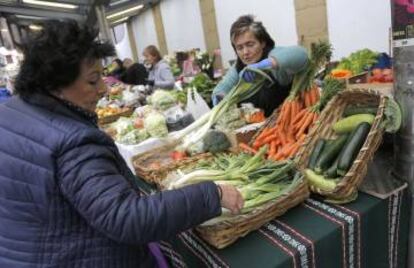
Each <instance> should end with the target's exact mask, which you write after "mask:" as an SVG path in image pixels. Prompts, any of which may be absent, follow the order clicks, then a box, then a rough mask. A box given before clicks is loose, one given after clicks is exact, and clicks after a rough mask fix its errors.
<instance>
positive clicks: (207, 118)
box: [169, 67, 272, 151]
mask: <svg viewBox="0 0 414 268" xmlns="http://www.w3.org/2000/svg"><path fill="white" fill-rule="evenodd" d="M246 70H249V71H252V72H255V73H257V74H258V75H256V76H255V80H254V81H253V83H248V82H246V81H244V80H243V79H240V80H239V82H238V83H237V84H236V85H235V86H234V87H233V88H232V89H231V90H230V92H229V93H228V94H227V95H226V96H225V98H224V99H223V100H222V101H221V102H220V103H219V104H218V105H216V106H214V108H213V109H212V110H211V111H210V112H208V113H206V114H204V115H203V116H202V117H200V118H199V119H197V121H195V122H194V123H192V124H191V125H189V126H188V127H186V128H185V129H183V130H181V131H180V132H179V133H177V135H175V136H174V137H172V139H173V140H170V141H169V142H171V143H177V142H178V143H180V148H178V149H179V150H180V151H186V149H187V148H188V147H189V146H191V144H193V143H195V142H197V141H199V140H201V139H202V138H203V137H204V135H205V134H206V133H207V131H208V130H209V129H210V128H211V127H212V126H213V125H214V124H215V123H217V121H218V119H219V118H220V117H222V116H223V114H224V113H226V111H228V110H229V109H230V108H231V107H232V106H233V105H235V104H237V103H239V102H241V101H243V100H245V99H248V98H250V97H251V96H253V95H254V94H256V93H257V92H258V91H259V90H260V89H261V88H262V86H263V85H264V83H265V82H266V80H267V81H272V79H271V78H270V76H269V75H267V74H266V73H265V72H263V71H260V70H258V69H250V68H249V67H246V68H245V69H243V70H242V72H244V71H246Z"/></svg>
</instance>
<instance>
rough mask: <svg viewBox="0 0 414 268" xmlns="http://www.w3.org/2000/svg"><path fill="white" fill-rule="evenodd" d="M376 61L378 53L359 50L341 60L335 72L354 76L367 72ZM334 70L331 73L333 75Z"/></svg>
mask: <svg viewBox="0 0 414 268" xmlns="http://www.w3.org/2000/svg"><path fill="white" fill-rule="evenodd" d="M377 60H378V53H376V52H373V51H371V50H369V49H361V50H358V51H355V52H353V53H351V54H350V55H349V56H348V57H346V58H343V59H342V60H341V61H340V62H339V65H338V66H337V67H336V68H335V70H344V72H346V71H350V72H351V75H356V74H359V73H362V72H364V71H367V70H369V68H370V67H371V66H372V65H374V64H375V63H376V62H377ZM335 70H334V71H333V74H335ZM337 72H338V71H337Z"/></svg>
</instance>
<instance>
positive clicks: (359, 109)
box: [342, 106, 378, 117]
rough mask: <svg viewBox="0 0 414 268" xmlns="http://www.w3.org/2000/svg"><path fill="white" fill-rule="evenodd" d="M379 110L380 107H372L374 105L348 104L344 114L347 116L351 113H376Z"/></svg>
mask: <svg viewBox="0 0 414 268" xmlns="http://www.w3.org/2000/svg"><path fill="white" fill-rule="evenodd" d="M377 111H378V107H372V106H348V107H346V108H345V111H344V113H343V114H342V116H344V117H347V116H351V115H357V114H372V115H376V114H377Z"/></svg>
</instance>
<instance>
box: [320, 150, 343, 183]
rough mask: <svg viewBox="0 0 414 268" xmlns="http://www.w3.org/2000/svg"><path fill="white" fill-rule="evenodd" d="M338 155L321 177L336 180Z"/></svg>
mask: <svg viewBox="0 0 414 268" xmlns="http://www.w3.org/2000/svg"><path fill="white" fill-rule="evenodd" d="M340 155H341V154H340V153H339V155H338V157H336V159H335V161H334V162H333V163H332V165H331V166H330V167H329V168H328V169H327V170H326V171H325V172H324V173H323V175H324V176H325V177H327V178H336V177H337V176H338V173H337V168H338V161H339V157H340Z"/></svg>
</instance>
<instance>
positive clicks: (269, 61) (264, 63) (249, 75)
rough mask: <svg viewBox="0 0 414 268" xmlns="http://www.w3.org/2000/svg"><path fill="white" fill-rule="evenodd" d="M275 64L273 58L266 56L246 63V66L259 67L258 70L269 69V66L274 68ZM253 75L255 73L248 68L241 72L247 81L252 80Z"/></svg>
mask: <svg viewBox="0 0 414 268" xmlns="http://www.w3.org/2000/svg"><path fill="white" fill-rule="evenodd" d="M275 66H276V61H275V60H274V59H273V58H267V59H264V60H261V61H259V62H257V63H253V64H249V65H247V67H249V68H250V69H260V70H264V69H271V68H274V67H275ZM255 76H256V74H255V73H254V72H252V71H249V70H246V71H245V72H244V73H243V79H244V80H245V81H246V82H249V83H251V82H253V80H254V78H255Z"/></svg>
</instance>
